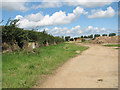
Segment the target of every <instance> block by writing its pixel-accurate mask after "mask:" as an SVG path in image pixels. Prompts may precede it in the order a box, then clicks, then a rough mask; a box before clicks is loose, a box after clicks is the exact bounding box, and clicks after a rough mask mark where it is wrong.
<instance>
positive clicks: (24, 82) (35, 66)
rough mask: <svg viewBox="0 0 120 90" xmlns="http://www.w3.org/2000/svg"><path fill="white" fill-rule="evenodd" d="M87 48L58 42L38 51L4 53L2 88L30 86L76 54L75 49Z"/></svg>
mask: <svg viewBox="0 0 120 90" xmlns="http://www.w3.org/2000/svg"><path fill="white" fill-rule="evenodd" d="M86 49H88V47H85V46H77V45H75V44H68V43H63V44H58V45H52V46H49V47H42V48H39V49H37V51H40V53H37V54H36V53H30V54H28V55H26V54H25V53H21V54H20V53H17V52H16V53H11V54H7V53H4V54H3V56H2V65H3V66H2V70H3V74H2V75H3V76H2V78H3V81H2V85H3V86H2V87H3V88H31V87H33V86H34V85H35V84H36V81H37V80H42V76H43V75H49V74H51V73H52V72H53V71H54V70H55V69H57V68H58V67H59V66H60V65H62V64H63V63H64V62H65V61H67V60H68V59H69V58H71V57H73V56H75V55H77V53H76V50H80V51H81V52H82V51H83V50H86Z"/></svg>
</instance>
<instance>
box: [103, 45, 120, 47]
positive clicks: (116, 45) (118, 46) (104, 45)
mask: <svg viewBox="0 0 120 90" xmlns="http://www.w3.org/2000/svg"><path fill="white" fill-rule="evenodd" d="M104 46H108V47H120V44H108V45H104Z"/></svg>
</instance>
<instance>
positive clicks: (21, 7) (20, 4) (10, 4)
mask: <svg viewBox="0 0 120 90" xmlns="http://www.w3.org/2000/svg"><path fill="white" fill-rule="evenodd" d="M26 1H27V0H13V1H11V0H4V1H2V2H0V3H2V9H5V10H11V11H13V10H17V11H23V12H25V11H27V10H28V8H27V7H26V6H25V2H26Z"/></svg>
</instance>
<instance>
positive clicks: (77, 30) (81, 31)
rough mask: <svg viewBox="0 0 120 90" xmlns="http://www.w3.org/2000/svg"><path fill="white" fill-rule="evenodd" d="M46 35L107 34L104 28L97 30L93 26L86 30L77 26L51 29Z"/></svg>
mask: <svg viewBox="0 0 120 90" xmlns="http://www.w3.org/2000/svg"><path fill="white" fill-rule="evenodd" d="M48 33H50V34H52V35H55V36H68V35H69V36H71V37H76V36H81V35H90V34H104V33H109V31H108V30H107V29H106V28H104V27H103V28H99V27H94V26H88V27H86V28H81V27H80V25H77V26H75V27H72V28H70V29H69V28H67V27H63V28H61V27H54V28H53V29H51V30H49V31H48Z"/></svg>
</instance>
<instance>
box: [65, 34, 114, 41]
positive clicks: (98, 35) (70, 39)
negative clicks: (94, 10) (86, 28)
mask: <svg viewBox="0 0 120 90" xmlns="http://www.w3.org/2000/svg"><path fill="white" fill-rule="evenodd" d="M100 36H109V37H110V36H116V33H109V34H102V35H100V34H94V35H93V34H91V35H88V36H87V35H85V36H81V37H75V38H71V37H70V36H66V37H65V41H73V40H77V39H79V38H82V39H84V38H91V39H95V38H96V37H100Z"/></svg>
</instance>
